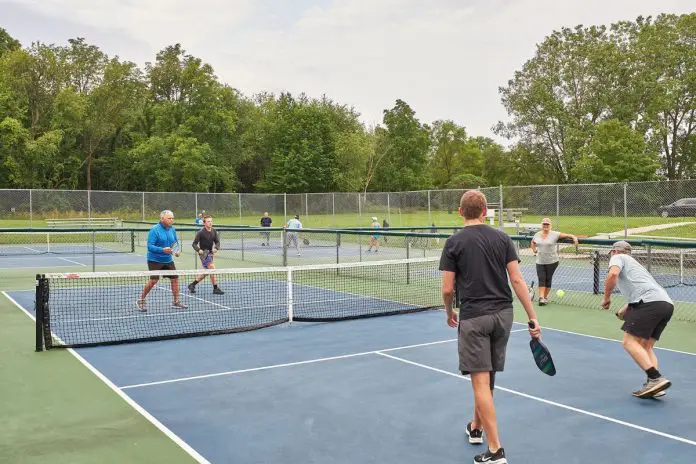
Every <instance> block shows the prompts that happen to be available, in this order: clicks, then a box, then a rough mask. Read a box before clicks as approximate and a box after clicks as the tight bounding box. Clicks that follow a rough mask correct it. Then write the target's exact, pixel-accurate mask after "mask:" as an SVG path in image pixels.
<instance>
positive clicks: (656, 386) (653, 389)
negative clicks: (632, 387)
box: [633, 377, 672, 398]
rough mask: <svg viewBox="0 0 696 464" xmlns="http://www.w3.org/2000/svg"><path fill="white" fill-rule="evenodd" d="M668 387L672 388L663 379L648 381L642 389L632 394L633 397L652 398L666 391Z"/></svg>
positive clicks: (667, 381) (670, 383)
mask: <svg viewBox="0 0 696 464" xmlns="http://www.w3.org/2000/svg"><path fill="white" fill-rule="evenodd" d="M670 386H672V382H670V381H669V380H667V379H666V378H665V377H658V378H657V379H648V380H647V382H645V383H644V384H643V388H641V389H640V390H636V391H634V392H633V396H636V397H638V398H652V397H654V396H655V394H656V393H659V392H661V391H663V390H667V389H668V388H669V387H670Z"/></svg>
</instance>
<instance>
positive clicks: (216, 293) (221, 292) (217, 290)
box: [213, 287, 225, 295]
mask: <svg viewBox="0 0 696 464" xmlns="http://www.w3.org/2000/svg"><path fill="white" fill-rule="evenodd" d="M224 294H225V292H223V291H222V290H220V288H219V287H215V288H214V289H213V295H224Z"/></svg>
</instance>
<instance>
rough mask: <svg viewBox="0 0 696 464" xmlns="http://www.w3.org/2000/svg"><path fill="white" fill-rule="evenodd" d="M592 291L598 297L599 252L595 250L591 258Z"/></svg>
mask: <svg viewBox="0 0 696 464" xmlns="http://www.w3.org/2000/svg"><path fill="white" fill-rule="evenodd" d="M592 261H593V262H592V270H593V272H592V290H593V292H594V294H595V295H599V251H598V250H595V251H594V252H593V256H592Z"/></svg>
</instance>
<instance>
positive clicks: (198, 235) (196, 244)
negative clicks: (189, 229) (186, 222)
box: [191, 230, 201, 252]
mask: <svg viewBox="0 0 696 464" xmlns="http://www.w3.org/2000/svg"><path fill="white" fill-rule="evenodd" d="M200 243H201V231H200V230H199V231H198V232H196V236H195V237H193V243H191V246H192V247H193V249H194V250H196V252H198V251H200V249H201V246H200Z"/></svg>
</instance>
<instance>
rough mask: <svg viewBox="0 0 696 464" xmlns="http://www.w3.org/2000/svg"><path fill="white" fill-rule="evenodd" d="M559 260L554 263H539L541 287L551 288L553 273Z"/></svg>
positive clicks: (538, 270)
mask: <svg viewBox="0 0 696 464" xmlns="http://www.w3.org/2000/svg"><path fill="white" fill-rule="evenodd" d="M557 267H558V261H556V262H555V263H552V264H537V265H536V270H537V277H538V278H539V287H544V288H551V281H552V280H553V273H554V272H556V268H557Z"/></svg>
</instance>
